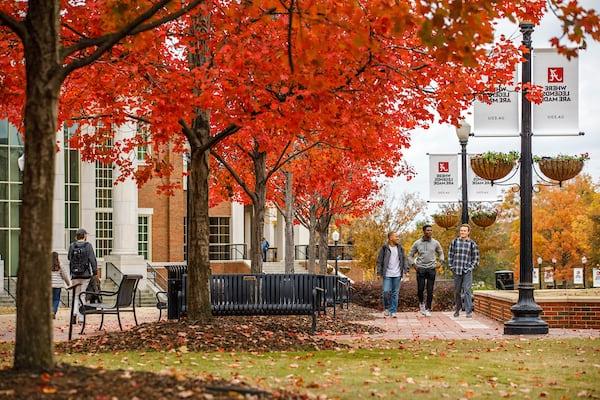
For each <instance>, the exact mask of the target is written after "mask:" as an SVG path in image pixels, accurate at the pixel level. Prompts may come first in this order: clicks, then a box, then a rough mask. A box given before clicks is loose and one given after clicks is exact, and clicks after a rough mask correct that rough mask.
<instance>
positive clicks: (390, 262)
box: [377, 232, 408, 318]
mask: <svg viewBox="0 0 600 400" xmlns="http://www.w3.org/2000/svg"><path fill="white" fill-rule="evenodd" d="M387 237H388V240H387V243H386V244H384V245H383V246H382V247H381V249H380V250H379V255H378V256H377V275H378V276H380V277H382V278H383V285H382V289H383V290H382V296H383V308H384V312H383V315H384V316H385V317H388V316H391V317H392V318H396V312H397V311H398V294H399V292H400V280H401V279H402V277H403V276H404V274H407V273H408V263H407V262H406V257H405V256H404V249H403V248H402V246H400V244H399V243H398V235H397V234H396V232H390V233H388V235H387Z"/></svg>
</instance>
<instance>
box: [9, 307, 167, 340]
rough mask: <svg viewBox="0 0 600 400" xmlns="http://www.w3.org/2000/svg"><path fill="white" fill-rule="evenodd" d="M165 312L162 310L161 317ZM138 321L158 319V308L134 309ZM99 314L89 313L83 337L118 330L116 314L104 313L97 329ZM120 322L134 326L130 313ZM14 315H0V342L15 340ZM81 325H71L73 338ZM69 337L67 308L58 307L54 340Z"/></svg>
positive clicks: (122, 317) (124, 315)
mask: <svg viewBox="0 0 600 400" xmlns="http://www.w3.org/2000/svg"><path fill="white" fill-rule="evenodd" d="M165 314H166V312H163V319H164V318H165ZM136 315H137V319H138V323H140V324H141V323H143V322H153V321H156V320H158V310H157V309H156V308H155V307H141V308H138V309H137V310H136ZM100 318H101V317H100V316H99V315H90V316H89V317H88V319H87V323H86V326H85V332H84V335H83V336H84V337H88V336H94V335H101V334H103V333H104V332H109V331H118V330H119V323H118V322H117V316H116V315H106V316H105V317H104V326H103V327H102V331H98V327H99V326H100ZM121 323H122V324H123V329H131V327H133V326H135V322H134V320H133V314H132V313H124V314H121ZM15 324H16V315H15V314H6V315H0V342H12V341H14V340H15ZM80 330H81V325H73V338H78V337H80V336H79V331H80ZM68 337H69V310H67V309H59V310H58V315H57V316H56V319H55V320H54V340H55V341H58V342H60V341H64V340H67V339H68Z"/></svg>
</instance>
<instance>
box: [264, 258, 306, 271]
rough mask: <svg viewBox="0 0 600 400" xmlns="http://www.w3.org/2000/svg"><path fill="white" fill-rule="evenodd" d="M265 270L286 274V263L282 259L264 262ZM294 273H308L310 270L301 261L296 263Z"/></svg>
mask: <svg viewBox="0 0 600 400" xmlns="http://www.w3.org/2000/svg"><path fill="white" fill-rule="evenodd" d="M263 272H264V273H265V274H284V273H285V264H284V263H283V262H282V261H278V262H266V263H263ZM294 273H296V274H307V273H308V271H307V270H306V269H305V268H304V267H302V265H300V263H295V264H294Z"/></svg>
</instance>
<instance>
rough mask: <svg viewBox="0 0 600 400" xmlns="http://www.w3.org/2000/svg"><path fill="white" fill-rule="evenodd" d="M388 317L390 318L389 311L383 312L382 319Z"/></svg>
mask: <svg viewBox="0 0 600 400" xmlns="http://www.w3.org/2000/svg"><path fill="white" fill-rule="evenodd" d="M389 316H390V311H389V310H385V311H384V312H383V317H384V318H385V317H389Z"/></svg>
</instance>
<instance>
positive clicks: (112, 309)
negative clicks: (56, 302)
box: [79, 275, 142, 334]
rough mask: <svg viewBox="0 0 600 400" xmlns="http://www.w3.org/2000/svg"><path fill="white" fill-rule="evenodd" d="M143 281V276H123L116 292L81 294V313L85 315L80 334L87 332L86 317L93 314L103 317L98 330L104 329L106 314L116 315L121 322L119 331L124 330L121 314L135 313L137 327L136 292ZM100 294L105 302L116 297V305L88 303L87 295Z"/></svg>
mask: <svg viewBox="0 0 600 400" xmlns="http://www.w3.org/2000/svg"><path fill="white" fill-rule="evenodd" d="M141 279H142V276H141V275H123V279H121V282H120V283H119V288H118V289H117V291H116V292H107V291H100V292H99V293H93V292H81V293H80V294H79V301H80V304H82V306H81V307H80V308H79V311H80V312H81V314H82V315H83V326H82V327H81V332H80V333H79V334H83V331H84V330H85V322H86V316H87V315H91V314H99V315H102V320H101V322H100V327H99V328H98V330H100V329H102V326H103V325H104V315H106V314H114V315H116V316H117V320H118V321H119V329H121V330H123V327H122V325H121V313H124V312H130V313H133V319H134V320H135V325H136V326H137V324H138V322H137V316H136V314H135V302H134V298H135V292H136V291H137V286H138V283H139V281H140V280H141ZM90 293H93V294H100V295H102V299H103V301H107V299H108V300H110V298H111V297H114V303H112V302H110V303H99V304H96V303H94V304H90V303H86V302H85V301H84V300H85V295H86V294H90Z"/></svg>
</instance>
